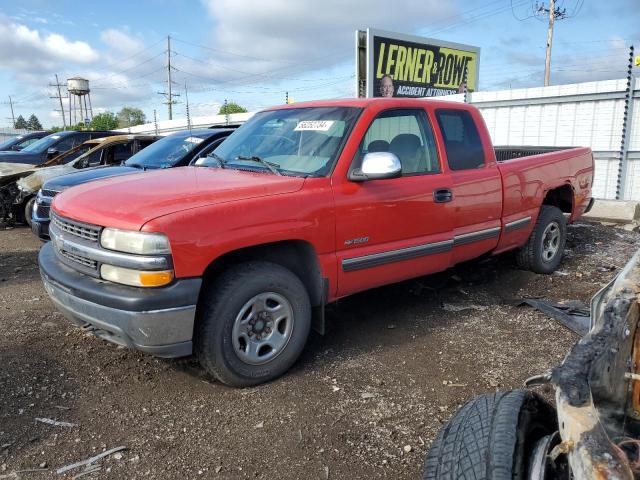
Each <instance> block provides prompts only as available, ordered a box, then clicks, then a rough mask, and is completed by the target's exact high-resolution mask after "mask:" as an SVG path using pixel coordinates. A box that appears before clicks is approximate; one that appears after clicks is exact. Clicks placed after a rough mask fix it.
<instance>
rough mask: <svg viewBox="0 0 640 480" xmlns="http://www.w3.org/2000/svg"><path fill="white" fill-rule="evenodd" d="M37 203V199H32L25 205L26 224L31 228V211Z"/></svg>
mask: <svg viewBox="0 0 640 480" xmlns="http://www.w3.org/2000/svg"><path fill="white" fill-rule="evenodd" d="M34 203H36V197H31V198H30V199H29V200H27V201H26V202H25V204H24V212H23V215H24V223H26V224H27V225H28V226H31V211H32V210H33V204H34Z"/></svg>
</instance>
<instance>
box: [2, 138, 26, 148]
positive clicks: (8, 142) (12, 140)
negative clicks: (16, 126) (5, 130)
mask: <svg viewBox="0 0 640 480" xmlns="http://www.w3.org/2000/svg"><path fill="white" fill-rule="evenodd" d="M21 138H22V137H11V138H9V139H8V140H5V141H4V142H0V149H2V148H7V147H10V146H11V145H13V144H17V143H19V142H20V139H21Z"/></svg>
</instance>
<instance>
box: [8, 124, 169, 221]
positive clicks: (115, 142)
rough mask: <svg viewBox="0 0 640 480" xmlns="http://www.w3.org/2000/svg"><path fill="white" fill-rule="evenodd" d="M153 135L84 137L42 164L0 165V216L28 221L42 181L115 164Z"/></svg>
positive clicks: (143, 146) (129, 155) (148, 140)
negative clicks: (84, 139) (83, 140)
mask: <svg viewBox="0 0 640 480" xmlns="http://www.w3.org/2000/svg"><path fill="white" fill-rule="evenodd" d="M157 138H158V137H156V136H152V135H115V136H110V137H103V138H98V139H93V140H88V141H86V142H84V143H82V144H81V145H77V146H75V147H74V148H72V149H70V150H68V151H67V152H65V153H63V154H61V155H58V156H57V157H55V158H52V159H51V160H48V161H47V162H45V163H43V164H42V165H24V164H4V165H3V164H0V202H1V204H0V219H4V220H5V221H6V220H8V219H10V220H12V221H20V222H22V221H24V222H26V223H27V224H30V222H31V210H32V209H33V204H34V202H35V196H36V194H37V193H38V190H39V189H40V187H41V186H42V184H43V183H44V182H45V181H46V180H49V179H51V178H55V177H59V176H62V175H67V174H70V173H73V172H77V171H78V170H83V169H94V168H98V167H104V166H109V165H118V164H120V163H122V162H124V161H125V160H127V159H128V158H129V157H131V156H132V155H133V154H135V153H137V152H139V151H140V150H142V149H143V148H145V147H147V146H148V145H151V144H152V143H153V142H154V141H155V140H156V139H157Z"/></svg>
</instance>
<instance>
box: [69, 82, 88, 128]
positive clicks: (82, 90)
mask: <svg viewBox="0 0 640 480" xmlns="http://www.w3.org/2000/svg"><path fill="white" fill-rule="evenodd" d="M67 91H68V92H69V125H77V124H78V113H79V114H80V115H79V117H80V122H85V123H89V122H90V121H91V119H92V118H93V109H92V108H91V90H90V89H89V80H87V79H86V78H80V77H73V78H68V79H67ZM87 99H89V108H87ZM83 103H84V107H83ZM72 116H73V121H72V120H71V118H72Z"/></svg>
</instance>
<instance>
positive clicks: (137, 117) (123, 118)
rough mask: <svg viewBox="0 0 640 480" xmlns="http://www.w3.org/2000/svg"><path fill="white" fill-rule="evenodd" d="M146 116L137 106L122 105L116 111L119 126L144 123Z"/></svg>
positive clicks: (124, 126)
mask: <svg viewBox="0 0 640 480" xmlns="http://www.w3.org/2000/svg"><path fill="white" fill-rule="evenodd" d="M146 121H147V117H146V116H145V114H144V112H143V111H142V110H140V109H139V108H134V107H122V110H120V111H119V112H118V126H119V127H120V128H126V127H134V126H136V125H142V124H143V123H146Z"/></svg>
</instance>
